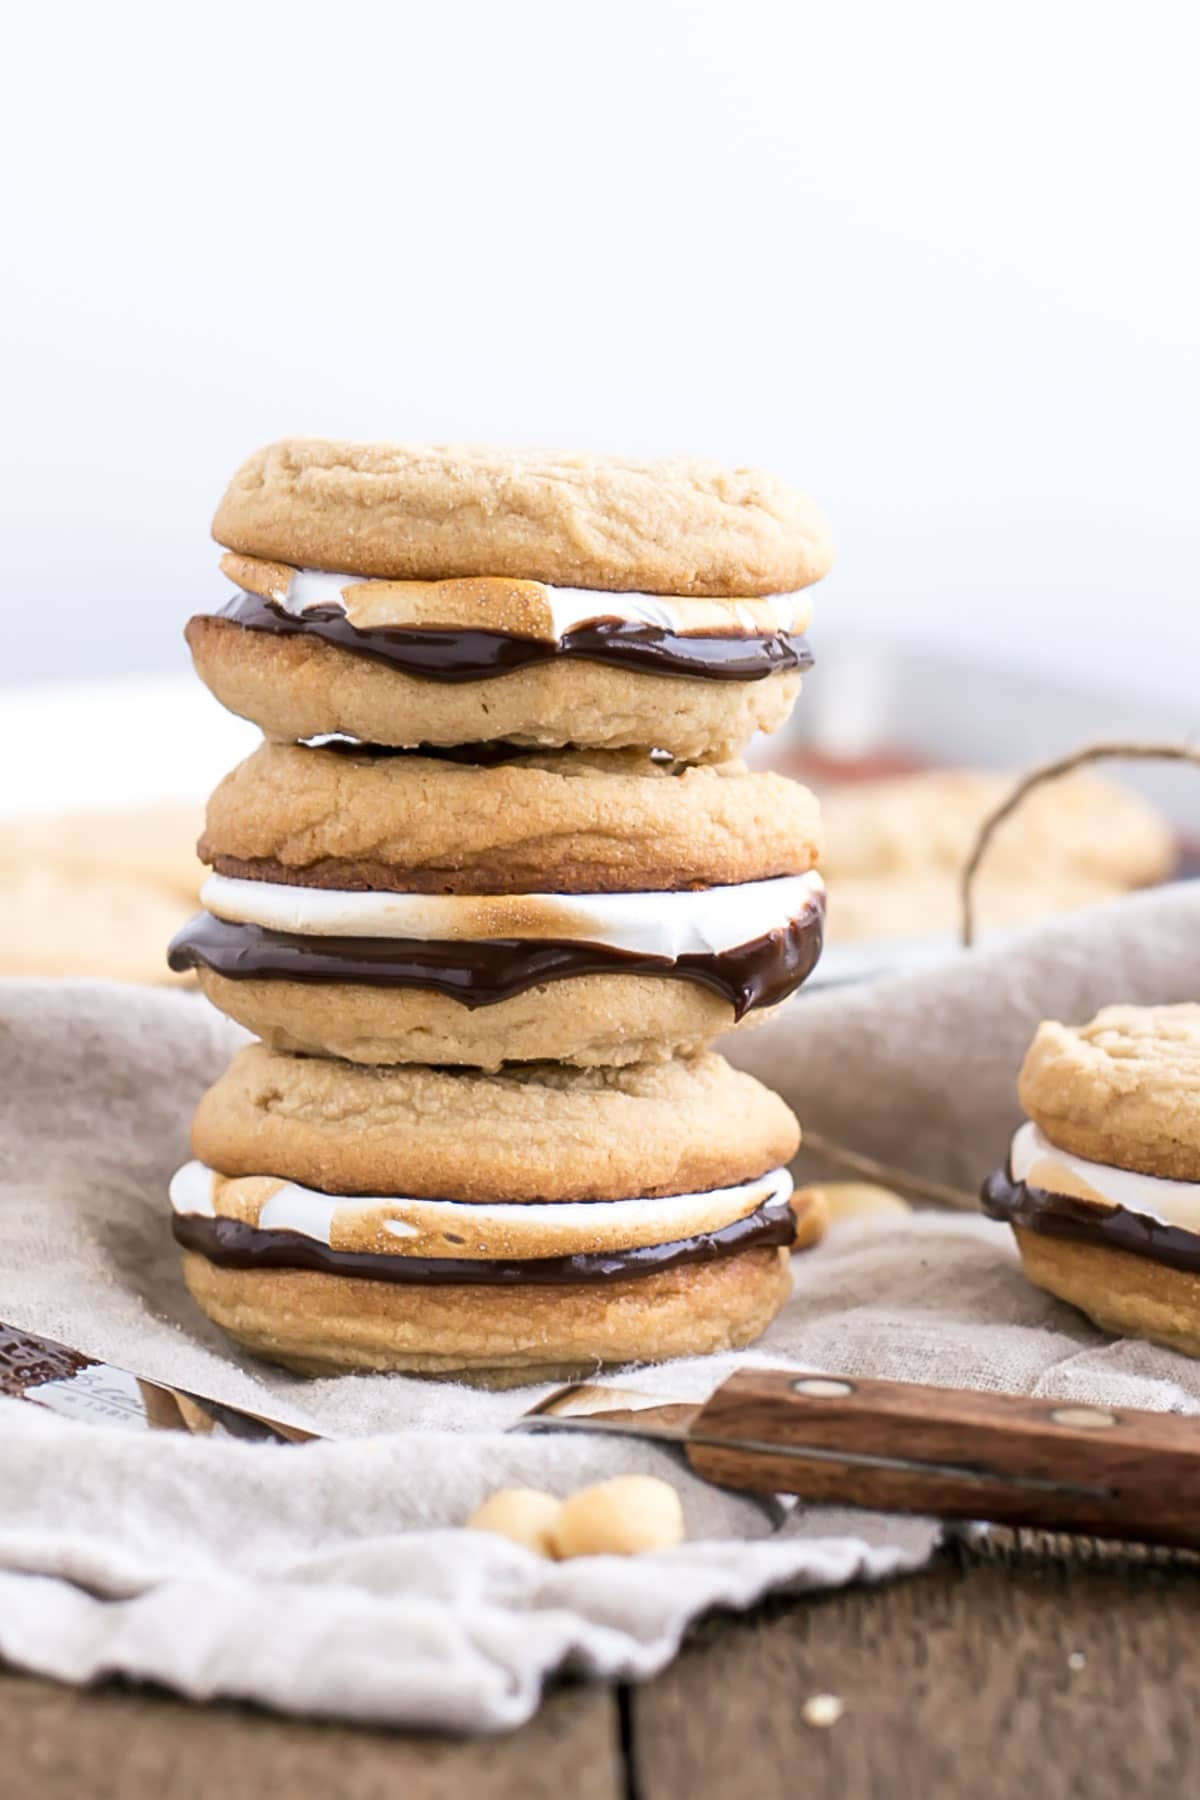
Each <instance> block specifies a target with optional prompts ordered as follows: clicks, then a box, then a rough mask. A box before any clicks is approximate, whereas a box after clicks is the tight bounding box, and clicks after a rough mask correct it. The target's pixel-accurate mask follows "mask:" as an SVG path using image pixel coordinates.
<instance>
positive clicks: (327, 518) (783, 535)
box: [213, 438, 833, 595]
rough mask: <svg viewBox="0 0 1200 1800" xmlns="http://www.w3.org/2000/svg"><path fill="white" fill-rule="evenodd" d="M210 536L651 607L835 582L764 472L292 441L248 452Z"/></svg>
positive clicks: (262, 549)
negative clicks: (664, 598)
mask: <svg viewBox="0 0 1200 1800" xmlns="http://www.w3.org/2000/svg"><path fill="white" fill-rule="evenodd" d="M213 536H214V537H215V538H216V539H217V541H218V542H219V543H221V544H225V545H227V546H228V547H229V548H230V549H231V550H237V551H241V552H243V553H245V554H247V555H249V556H253V557H257V558H263V559H267V560H277V561H280V562H284V563H291V564H298V565H301V566H304V567H309V568H317V569H345V570H352V571H354V572H356V573H357V574H360V575H378V576H387V577H400V578H416V579H421V580H429V579H431V580H437V579H439V578H441V577H445V576H470V575H507V576H514V577H517V578H519V579H520V578H523V579H528V580H537V581H545V582H552V583H554V584H555V585H556V586H560V587H584V588H609V589H614V590H617V591H636V592H644V593H651V594H654V593H657V594H713V595H724V594H772V593H783V592H787V591H789V590H791V589H794V588H801V587H805V586H806V585H807V584H808V583H809V582H812V581H816V580H819V578H820V577H821V576H822V575H824V574H825V573H826V572H827V570H828V569H829V567H830V565H831V563H832V560H833V553H832V547H831V542H830V536H829V528H828V525H827V524H826V521H825V519H824V518H823V516H822V515H821V513H820V512H819V511H818V510H817V508H816V507H815V506H814V505H813V503H812V502H811V501H810V500H808V499H807V498H806V497H805V496H804V495H802V494H799V493H797V492H796V491H795V490H794V489H792V488H789V487H788V486H786V484H785V483H783V482H781V481H778V480H777V479H776V478H775V477H773V476H771V475H767V474H764V473H763V472H762V471H761V470H758V469H725V468H722V467H721V465H720V464H718V463H713V462H704V461H700V460H698V459H691V458H686V457H675V458H670V459H663V460H661V461H658V462H652V461H636V460H627V459H623V458H621V457H613V456H592V455H587V454H585V453H582V452H565V453H564V452H552V451H543V450H499V449H493V448H490V447H487V446H483V445H419V444H352V443H334V442H329V441H326V440H324V439H320V438H286V439H283V440H281V441H280V442H279V443H276V444H271V445H268V446H267V447H266V448H265V449H263V450H259V451H256V452H255V454H254V455H253V456H251V457H249V458H248V459H247V460H246V462H244V463H243V464H242V467H241V468H240V469H239V470H238V472H237V474H236V475H235V476H234V478H233V480H232V481H231V482H230V484H229V487H228V489H227V491H226V493H225V497H224V499H223V500H222V501H221V504H220V506H219V507H218V509H217V516H216V518H215V520H214V521H213Z"/></svg>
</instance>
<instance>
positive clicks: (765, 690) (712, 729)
mask: <svg viewBox="0 0 1200 1800" xmlns="http://www.w3.org/2000/svg"><path fill="white" fill-rule="evenodd" d="M213 534H214V536H215V537H216V538H217V540H218V542H220V543H221V544H224V545H225V546H227V549H228V552H229V554H227V555H226V556H225V557H224V558H223V559H222V568H223V569H224V571H225V573H226V574H227V575H229V576H230V578H231V579H232V580H233V581H234V582H235V583H236V584H237V587H238V588H239V590H240V592H239V593H238V595H237V596H236V598H235V599H234V600H233V601H232V603H231V604H230V605H228V606H227V607H225V608H224V610H223V611H221V612H219V613H216V614H213V615H202V616H200V617H199V618H195V619H193V620H192V622H191V624H190V625H189V627H188V642H189V644H190V645H191V648H192V653H193V655H194V657H195V661H196V667H197V670H198V671H199V673H200V676H201V678H202V679H203V680H204V681H205V682H206V683H207V684H208V686H209V687H210V688H211V689H212V691H213V692H214V693H215V694H216V695H217V697H218V699H220V700H221V701H223V702H224V704H225V705H226V706H228V707H229V708H230V709H231V710H232V711H233V712H236V713H240V714H242V715H243V716H244V717H246V718H249V719H252V720H253V721H254V723H255V724H257V725H258V726H260V727H261V728H262V730H263V731H264V732H265V733H266V734H267V736H268V737H272V738H277V739H282V740H285V741H293V742H294V741H297V740H303V739H307V738H313V737H319V736H324V735H326V734H329V733H344V734H346V735H347V736H350V737H354V738H358V739H360V740H361V741H363V742H364V743H372V744H386V745H396V746H401V747H405V748H412V747H415V746H416V745H418V744H425V745H435V746H442V745H459V744H465V743H476V742H484V741H488V742H495V741H497V740H502V741H506V742H508V743H511V744H525V745H538V746H542V747H547V748H561V747H563V746H566V745H575V746H579V747H583V748H587V749H624V748H628V747H653V748H655V749H658V750H665V751H668V752H670V754H671V755H672V756H676V757H683V758H686V759H687V760H689V761H693V762H697V761H703V762H711V761H721V760H724V759H725V758H726V757H729V756H731V755H735V754H736V753H737V752H738V751H739V750H740V749H741V748H742V747H743V746H744V745H745V744H746V742H747V741H748V740H749V738H750V737H751V735H752V734H753V732H754V731H755V730H764V731H773V730H775V729H776V728H777V727H778V726H779V725H781V724H782V723H783V721H784V720H785V719H786V717H787V715H788V713H789V711H790V710H791V707H792V704H793V702H794V700H795V698H796V694H797V692H798V691H799V686H800V676H801V672H802V671H803V670H804V669H805V668H806V667H807V666H808V664H809V661H810V657H809V653H808V649H807V646H806V644H805V642H804V638H803V633H804V631H805V630H806V629H807V626H808V623H809V618H810V613H811V608H810V605H809V602H808V599H807V597H806V594H805V592H804V591H803V590H805V589H807V588H808V587H809V586H810V584H811V583H813V582H815V581H817V580H819V579H820V577H821V576H822V575H824V574H825V573H826V572H827V571H828V569H829V567H830V564H831V562H832V546H831V543H830V537H829V529H828V526H827V525H826V522H825V520H824V518H823V517H822V515H821V513H820V512H819V511H818V510H817V508H816V507H815V506H814V505H813V504H812V503H811V501H809V500H807V499H806V498H805V497H804V496H803V495H801V494H798V493H795V492H794V491H793V490H792V489H790V488H788V487H787V486H785V485H784V484H783V483H782V482H780V481H778V480H776V479H775V478H774V477H773V476H770V475H766V474H764V473H762V472H761V471H760V470H756V469H736V470H729V469H724V468H721V467H720V466H719V465H718V464H716V463H711V462H706V461H698V460H695V459H692V458H674V459H670V460H663V461H658V462H649V461H645V462H637V461H628V460H625V459H621V458H616V457H599V456H587V455H583V454H569V455H558V454H552V453H549V452H537V451H500V450H493V449H486V448H480V447H475V446H467V447H458V446H453V447H450V446H437V447H422V446H405V445H381V444H342V443H327V442H324V441H323V440H320V439H312V438H289V439H285V440H283V441H282V442H281V443H278V444H273V445H271V446H270V447H269V448H267V449H265V450H260V451H258V452H257V453H256V454H255V455H253V456H251V457H250V458H249V459H248V461H247V462H245V463H244V464H243V465H242V467H241V468H240V469H239V470H238V472H237V474H236V475H235V476H234V478H233V481H232V482H231V483H230V486H229V489H228V491H227V493H226V495H225V498H224V499H223V500H222V502H221V505H220V507H219V508H218V511H217V516H216V519H215V521H214V523H213Z"/></svg>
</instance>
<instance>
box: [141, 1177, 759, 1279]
mask: <svg viewBox="0 0 1200 1800" xmlns="http://www.w3.org/2000/svg"><path fill="white" fill-rule="evenodd" d="M218 1179H219V1177H217V1176H216V1175H215V1173H214V1171H213V1170H212V1169H210V1168H208V1167H207V1166H206V1165H205V1164H204V1163H201V1162H195V1161H193V1162H189V1163H185V1164H184V1166H183V1167H182V1168H181V1169H180V1170H179V1171H178V1172H177V1173H176V1174H175V1175H174V1177H173V1178H172V1180H171V1184H170V1198H171V1207H172V1210H173V1211H174V1212H175V1213H176V1214H177V1215H179V1216H180V1217H182V1218H193V1219H217V1218H220V1217H228V1216H231V1215H228V1214H222V1213H218V1211H217V1207H216V1194H215V1188H216V1182H217V1180H218ZM259 1179H265V1180H267V1181H270V1182H274V1181H275V1180H276V1178H274V1177H265V1178H259ZM791 1193H792V1179H791V1176H790V1175H789V1174H788V1171H787V1170H786V1169H784V1168H779V1169H771V1170H769V1171H768V1172H767V1173H766V1174H765V1175H761V1176H759V1177H758V1179H757V1180H755V1181H748V1182H742V1183H739V1184H738V1185H736V1186H733V1187H727V1188H714V1189H711V1190H709V1191H708V1192H706V1193H698V1194H668V1195H665V1196H661V1197H658V1198H630V1199H627V1200H579V1201H572V1200H564V1201H557V1202H545V1201H529V1202H521V1203H512V1202H506V1203H500V1202H497V1203H494V1204H492V1203H488V1202H470V1201H460V1200H426V1199H414V1198H409V1197H405V1196H402V1195H395V1194H391V1195H369V1196H368V1195H354V1196H348V1195H338V1194H326V1193H321V1192H318V1191H317V1190H316V1189H314V1188H309V1187H305V1186H303V1185H302V1184H301V1183H300V1182H295V1181H286V1180H282V1179H280V1180H278V1185H277V1186H275V1187H274V1189H273V1191H272V1192H271V1193H270V1194H269V1196H268V1197H267V1198H266V1199H265V1200H264V1201H263V1203H262V1205H261V1207H260V1209H259V1211H258V1214H257V1217H256V1218H255V1219H254V1220H253V1224H254V1228H255V1229H256V1230H258V1231H262V1232H272V1231H285V1232H291V1233H298V1234H299V1235H300V1236H302V1237H305V1238H309V1239H311V1240H312V1241H313V1242H314V1243H317V1244H323V1245H325V1246H327V1247H330V1248H332V1247H333V1246H334V1242H335V1239H336V1240H337V1242H338V1245H339V1246H340V1247H344V1248H350V1247H353V1246H352V1243H351V1242H349V1241H348V1240H352V1239H353V1238H354V1237H355V1236H356V1235H360V1236H361V1235H362V1234H364V1233H373V1234H375V1235H376V1236H378V1234H379V1233H380V1231H382V1232H385V1233H386V1234H387V1237H388V1239H393V1240H395V1241H394V1242H388V1243H387V1249H388V1252H389V1253H390V1254H393V1255H404V1254H405V1249H406V1240H407V1244H408V1248H409V1250H411V1251H412V1252H413V1253H414V1254H423V1253H424V1252H423V1250H420V1249H416V1248H414V1245H413V1242H412V1240H419V1241H420V1243H421V1244H422V1245H423V1244H425V1243H427V1242H428V1241H429V1240H431V1239H436V1240H440V1242H441V1243H442V1244H446V1245H453V1244H454V1243H455V1242H456V1241H457V1242H458V1243H460V1244H461V1245H463V1246H464V1254H466V1255H468V1256H469V1257H470V1258H471V1259H472V1260H474V1259H482V1258H486V1257H489V1256H494V1257H495V1258H496V1259H497V1260H503V1259H512V1258H514V1257H520V1256H521V1254H522V1250H521V1240H522V1238H527V1239H528V1242H529V1247H530V1248H529V1251H528V1254H530V1255H532V1256H536V1255H539V1254H540V1255H542V1256H569V1255H574V1254H576V1253H579V1252H581V1251H582V1252H586V1251H589V1250H591V1249H594V1248H597V1247H600V1248H603V1249H618V1248H620V1247H623V1246H629V1247H640V1246H643V1245H659V1244H671V1243H676V1242H678V1241H680V1240H682V1239H685V1238H689V1237H694V1236H696V1235H699V1234H701V1233H708V1232H713V1231H719V1230H722V1229H724V1227H726V1226H728V1225H732V1224H735V1223H736V1222H737V1221H738V1220H741V1219H745V1218H748V1217H750V1215H751V1214H753V1213H755V1212H758V1211H759V1210H760V1209H762V1208H763V1207H766V1206H770V1207H772V1208H781V1207H783V1206H784V1205H786V1203H787V1201H788V1200H789V1199H790V1197H791ZM534 1246H536V1249H535V1248H534ZM439 1254H443V1255H445V1254H448V1252H447V1251H445V1250H440V1251H439Z"/></svg>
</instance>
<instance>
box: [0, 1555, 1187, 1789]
mask: <svg viewBox="0 0 1200 1800" xmlns="http://www.w3.org/2000/svg"><path fill="white" fill-rule="evenodd" d="M1198 1644H1200V1561H1198V1560H1197V1559H1196V1558H1195V1557H1192V1558H1188V1557H1180V1556H1175V1557H1172V1556H1170V1555H1168V1554H1166V1553H1156V1552H1149V1553H1146V1554H1144V1555H1139V1554H1138V1553H1136V1552H1134V1553H1127V1552H1118V1551H1114V1550H1112V1549H1110V1548H1101V1547H1099V1546H1095V1545H1088V1544H1086V1543H1080V1542H1079V1541H1077V1540H1075V1541H1068V1540H1065V1539H1047V1538H1033V1537H1014V1536H1011V1535H1003V1536H1002V1535H1001V1534H996V1536H995V1537H994V1538H993V1539H992V1540H990V1541H989V1542H987V1543H985V1544H983V1545H982V1546H973V1547H966V1546H959V1547H956V1548H954V1549H952V1550H950V1551H948V1552H947V1553H946V1554H945V1555H944V1556H943V1557H942V1558H941V1559H940V1560H939V1562H938V1563H937V1564H936V1565H935V1566H934V1567H933V1568H932V1569H930V1570H928V1571H926V1572H924V1573H922V1574H919V1575H915V1576H911V1577H909V1578H908V1579H906V1580H902V1581H896V1582H892V1583H889V1584H887V1585H886V1586H883V1587H880V1588H871V1589H867V1588H855V1589H848V1590H845V1591H842V1592H839V1593H835V1594H830V1595H824V1596H819V1595H818V1596H813V1597H811V1598H809V1599H805V1600H800V1601H793V1602H787V1603H783V1602H778V1603H774V1604H772V1605H770V1606H768V1607H764V1608H760V1609H759V1611H758V1612H757V1613H756V1614H754V1615H751V1616H750V1617H748V1618H744V1619H742V1618H734V1619H730V1618H719V1619H713V1620H710V1621H708V1622H707V1623H706V1624H705V1625H703V1626H702V1627H701V1629H700V1630H699V1631H698V1632H697V1633H696V1635H695V1637H694V1638H693V1640H692V1641H691V1642H690V1643H689V1645H688V1646H687V1647H686V1648H685V1649H684V1651H683V1653H682V1655H681V1656H680V1658H679V1659H678V1660H677V1662H676V1663H675V1664H674V1665H673V1666H672V1667H671V1668H670V1669H667V1670H666V1671H664V1673H663V1674H662V1675H660V1676H659V1677H658V1679H657V1680H656V1681H654V1682H651V1683H649V1684H648V1685H647V1686H645V1687H643V1688H638V1689H632V1690H625V1691H623V1692H621V1693H619V1694H614V1693H612V1692H610V1691H609V1690H606V1689H603V1688H587V1687H566V1688H562V1689H559V1690H558V1691H556V1692H554V1693H552V1694H550V1695H549V1697H548V1698H547V1701H546V1703H545V1705H544V1706H543V1708H542V1711H541V1713H540V1714H539V1715H538V1717H537V1719H536V1720H534V1721H533V1723H532V1724H530V1725H528V1726H526V1727H525V1728H524V1729H523V1730H522V1731H519V1732H517V1733H515V1734H514V1735H513V1736H511V1737H507V1738H499V1739H488V1740H475V1741H471V1742H460V1741H456V1740H449V1739H436V1738H422V1737H418V1736H414V1735H404V1734H400V1733H390V1732H384V1731H365V1730H358V1729H356V1728H353V1727H349V1726H334V1725H314V1724H307V1723H304V1722H301V1721H298V1720H292V1719H284V1718H278V1717H273V1716H270V1715H267V1714H261V1713H257V1712H254V1711H252V1710H251V1709H249V1708H243V1707H234V1706H215V1707H203V1708H202V1707H191V1706H188V1705H186V1704H185V1703H183V1702H181V1701H177V1700H174V1699H172V1698H170V1697H169V1696H166V1695H162V1694H159V1693H157V1692H146V1691H138V1690H134V1689H130V1688H126V1687H118V1686H112V1687H108V1688H103V1689H99V1690H95V1691H82V1692H81V1691H78V1690H75V1689H71V1688H65V1687H58V1686H56V1685H54V1684H52V1683H49V1682H45V1681H40V1680H33V1679H29V1678H26V1677H23V1676H20V1675H17V1674H0V1800H201V1797H202V1796H203V1797H204V1800H209V1797H210V1796H212V1795H214V1794H219V1795H220V1796H221V1800H271V1797H273V1796H279V1797H280V1800H282V1797H283V1796H287V1797H288V1800H293V1797H294V1800H307V1797H308V1796H313V1797H315V1796H318V1795H320V1796H322V1800H350V1797H351V1796H353V1800H383V1796H391V1795H394V1794H403V1795H404V1796H405V1800H473V1797H474V1796H476V1795H479V1796H488V1800H492V1797H496V1800H505V1797H506V1796H509V1795H511V1796H513V1797H514V1800H515V1797H516V1796H518V1795H519V1796H521V1797H522V1800H541V1797H542V1796H546V1797H547V1800H549V1797H550V1796H554V1797H555V1800H557V1797H558V1796H560V1795H570V1796H572V1800H678V1796H680V1795H687V1796H688V1800H710V1797H716V1796H720V1797H721V1800H730V1797H731V1796H740V1795H742V1794H747V1795H753V1796H754V1800H777V1797H782V1796H788V1800H794V1797H795V1796H798V1795H803V1796H804V1800H877V1797H878V1800H910V1797H914V1800H916V1797H919V1800H941V1797H942V1796H945V1797H946V1800H1013V1797H1014V1796H1016V1797H1017V1800H1110V1797H1111V1800H1116V1797H1117V1796H1121V1800H1126V1797H1127V1796H1130V1795H1136V1796H1137V1797H1138V1800H1182V1797H1184V1796H1187V1795H1191V1794H1200V1653H1198V1652H1197V1648H1196V1647H1197V1645H1198ZM1081 1659H1082V1660H1081ZM825 1693H828V1694H833V1695H836V1696H837V1697H838V1698H839V1699H840V1700H841V1701H842V1703H843V1706H844V1712H843V1714H842V1717H841V1718H840V1719H839V1720H838V1721H837V1723H835V1724H833V1725H831V1726H829V1727H828V1728H826V1729H819V1728H817V1727H815V1726H812V1725H806V1724H805V1723H804V1721H803V1716H802V1709H803V1706H804V1702H805V1700H806V1699H808V1698H809V1697H811V1696H812V1695H815V1694H825Z"/></svg>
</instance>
